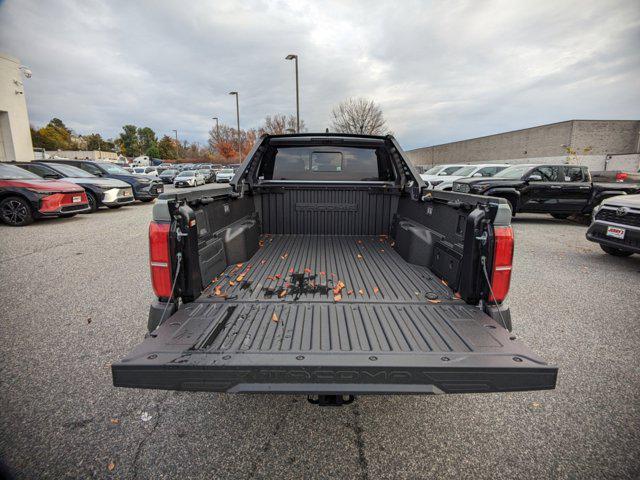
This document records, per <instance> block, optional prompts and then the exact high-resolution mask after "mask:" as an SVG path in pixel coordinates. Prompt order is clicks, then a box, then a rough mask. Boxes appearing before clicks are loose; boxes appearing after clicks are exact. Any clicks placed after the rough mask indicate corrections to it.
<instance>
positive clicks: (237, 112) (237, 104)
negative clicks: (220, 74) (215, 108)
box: [229, 92, 242, 163]
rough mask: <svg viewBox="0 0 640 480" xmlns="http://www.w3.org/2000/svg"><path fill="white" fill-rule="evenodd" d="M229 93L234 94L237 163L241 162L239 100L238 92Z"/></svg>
mask: <svg viewBox="0 0 640 480" xmlns="http://www.w3.org/2000/svg"><path fill="white" fill-rule="evenodd" d="M229 95H235V96H236V119H237V121H238V163H242V143H241V141H240V101H239V100H238V92H229Z"/></svg>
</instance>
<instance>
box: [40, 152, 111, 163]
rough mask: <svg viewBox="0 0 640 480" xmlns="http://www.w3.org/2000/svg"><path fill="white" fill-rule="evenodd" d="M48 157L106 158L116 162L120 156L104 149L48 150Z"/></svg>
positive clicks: (75, 158) (73, 158)
mask: <svg viewBox="0 0 640 480" xmlns="http://www.w3.org/2000/svg"><path fill="white" fill-rule="evenodd" d="M46 154H47V158H53V157H58V158H69V159H71V160H85V159H86V160H105V161H108V162H115V161H116V160H118V158H119V157H120V156H119V155H118V154H117V153H115V152H105V151H103V150H47V151H46Z"/></svg>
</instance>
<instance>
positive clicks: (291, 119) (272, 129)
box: [260, 115, 306, 135]
mask: <svg viewBox="0 0 640 480" xmlns="http://www.w3.org/2000/svg"><path fill="white" fill-rule="evenodd" d="M295 131H296V117H295V115H289V116H288V117H287V116H286V115H273V116H271V115H267V116H266V117H265V119H264V125H263V126H262V127H261V128H260V135H263V134H265V133H266V134H268V135H282V134H285V133H295ZM305 131H306V127H305V125H304V120H302V119H300V132H305Z"/></svg>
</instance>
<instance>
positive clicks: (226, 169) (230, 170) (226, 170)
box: [220, 168, 233, 173]
mask: <svg viewBox="0 0 640 480" xmlns="http://www.w3.org/2000/svg"><path fill="white" fill-rule="evenodd" d="M220 173H233V168H223V169H222V170H220Z"/></svg>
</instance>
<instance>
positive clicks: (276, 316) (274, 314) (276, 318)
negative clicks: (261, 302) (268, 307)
mask: <svg viewBox="0 0 640 480" xmlns="http://www.w3.org/2000/svg"><path fill="white" fill-rule="evenodd" d="M271 321H272V322H277V321H278V315H277V314H276V312H273V315H271Z"/></svg>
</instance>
